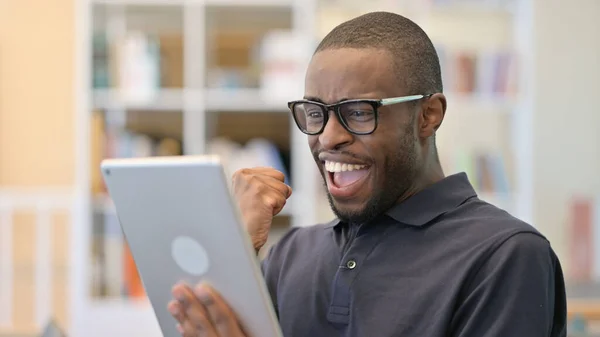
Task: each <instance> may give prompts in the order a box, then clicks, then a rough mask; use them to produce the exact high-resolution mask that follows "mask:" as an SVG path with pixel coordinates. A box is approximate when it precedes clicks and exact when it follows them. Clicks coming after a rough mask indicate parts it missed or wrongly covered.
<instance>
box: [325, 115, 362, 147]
mask: <svg viewBox="0 0 600 337" xmlns="http://www.w3.org/2000/svg"><path fill="white" fill-rule="evenodd" d="M353 139H354V137H353V136H352V134H351V133H350V132H348V130H346V129H345V128H344V126H343V125H342V124H341V122H340V120H339V119H338V118H337V116H336V114H335V113H334V112H333V111H329V118H328V119H327V124H325V128H324V129H323V132H322V133H321V134H320V135H319V143H321V146H322V147H323V150H326V151H333V150H338V149H340V148H342V147H344V146H346V145H348V144H351V143H352V141H353Z"/></svg>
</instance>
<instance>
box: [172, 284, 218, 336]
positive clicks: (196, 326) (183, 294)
mask: <svg viewBox="0 0 600 337" xmlns="http://www.w3.org/2000/svg"><path fill="white" fill-rule="evenodd" d="M173 296H175V298H176V299H177V301H178V302H179V305H180V307H181V308H182V313H183V317H184V318H183V320H182V322H181V323H180V325H181V327H182V328H183V331H184V333H183V335H184V336H185V337H187V336H203V337H218V335H217V332H216V330H215V328H214V326H213V324H212V322H211V321H210V319H209V317H208V313H207V311H206V308H205V307H204V305H203V304H202V303H200V301H198V299H197V298H196V296H195V295H194V293H193V291H192V290H191V289H190V287H188V286H187V285H184V284H178V285H177V286H175V287H174V288H173Z"/></svg>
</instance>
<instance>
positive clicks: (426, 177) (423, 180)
mask: <svg viewBox="0 0 600 337" xmlns="http://www.w3.org/2000/svg"><path fill="white" fill-rule="evenodd" d="M445 177H446V175H445V174H444V170H443V169H442V165H441V164H440V161H439V159H438V156H437V154H435V155H431V156H428V159H427V160H426V161H425V165H424V166H423V168H422V170H421V171H420V173H419V174H417V176H415V179H414V183H413V184H412V186H411V187H410V188H409V189H408V190H406V192H404V193H403V194H402V196H401V197H400V198H398V201H397V202H396V203H398V204H399V203H401V202H403V201H405V200H406V199H408V198H410V197H411V196H413V195H415V194H417V193H419V192H420V191H422V190H423V189H425V188H427V187H429V186H431V185H433V184H435V183H437V182H439V181H440V180H442V179H444V178H445Z"/></svg>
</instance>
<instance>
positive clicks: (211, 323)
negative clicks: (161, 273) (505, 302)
mask: <svg viewBox="0 0 600 337" xmlns="http://www.w3.org/2000/svg"><path fill="white" fill-rule="evenodd" d="M172 293H173V296H174V297H175V300H173V301H171V302H169V305H168V309H169V312H170V313H171V315H173V317H174V318H175V319H176V320H177V322H179V324H178V325H177V330H179V333H181V335H182V336H183V337H245V336H246V334H245V333H244V331H243V328H242V327H241V326H240V324H239V322H238V320H237V318H236V317H235V314H234V313H233V311H232V310H231V309H230V308H229V306H228V305H227V304H226V303H225V301H223V299H222V298H221V296H219V294H218V293H217V292H216V291H215V290H214V289H212V288H211V287H209V286H207V285H201V284H199V285H197V286H196V287H195V288H194V289H193V290H192V289H191V288H190V287H189V286H187V285H185V284H177V285H176V286H175V287H173V290H172Z"/></svg>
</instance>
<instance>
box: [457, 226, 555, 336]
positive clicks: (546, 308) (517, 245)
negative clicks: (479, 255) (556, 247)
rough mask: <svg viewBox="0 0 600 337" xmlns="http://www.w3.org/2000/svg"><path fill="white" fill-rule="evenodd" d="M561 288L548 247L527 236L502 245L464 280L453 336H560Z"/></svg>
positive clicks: (514, 238) (551, 252) (537, 237)
mask: <svg viewBox="0 0 600 337" xmlns="http://www.w3.org/2000/svg"><path fill="white" fill-rule="evenodd" d="M565 297H566V295H565V286H564V280H563V275H562V270H561V266H560V262H559V261H558V259H557V258H556V255H555V254H554V252H553V251H552V249H551V248H550V245H549V243H548V242H547V241H546V240H545V239H544V238H543V237H541V236H538V235H536V234H533V233H519V234H515V235H513V236H511V237H510V238H508V239H507V240H506V241H504V242H503V243H502V244H501V245H500V246H499V247H498V248H497V249H496V250H495V251H494V252H493V253H492V254H491V256H490V257H489V258H488V259H487V260H486V261H485V262H484V263H483V265H482V266H481V268H480V269H479V270H478V271H476V273H475V274H474V276H473V277H472V278H471V279H469V280H468V281H467V284H466V287H465V289H464V290H463V292H462V294H461V296H460V299H459V303H458V307H457V311H456V312H455V315H454V317H453V319H452V323H451V334H450V335H451V336H453V337H504V336H515V337H520V336H527V337H564V336H566V299H565Z"/></svg>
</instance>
